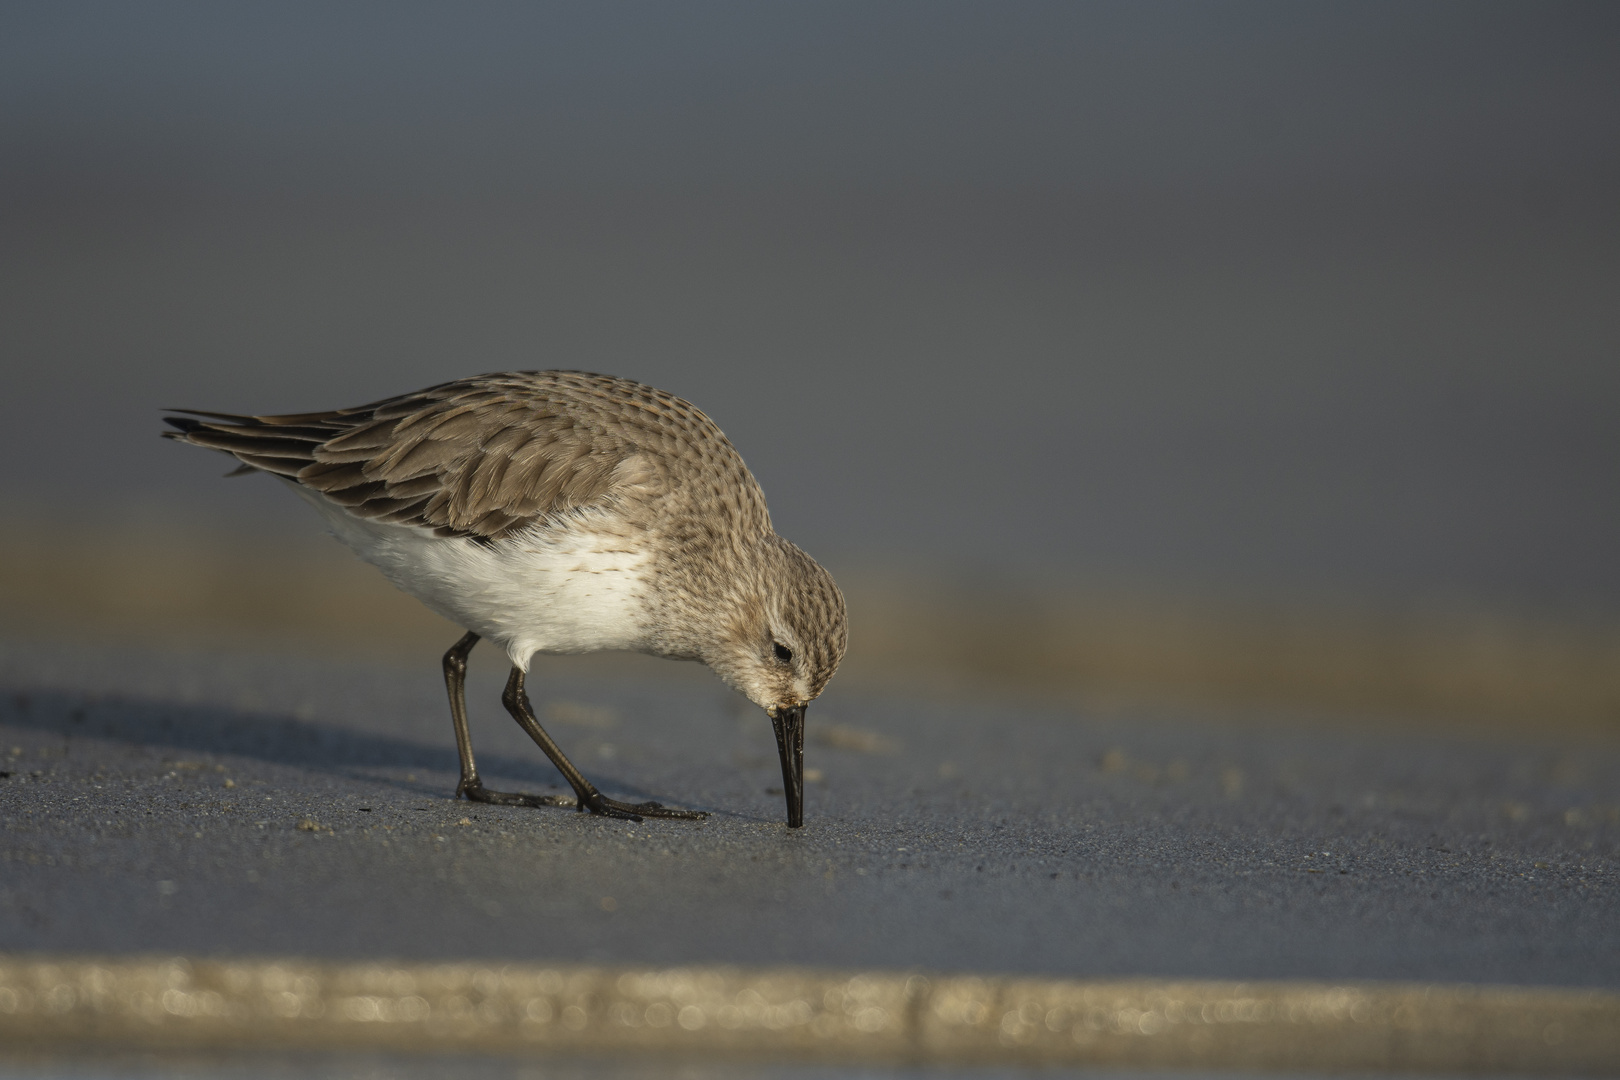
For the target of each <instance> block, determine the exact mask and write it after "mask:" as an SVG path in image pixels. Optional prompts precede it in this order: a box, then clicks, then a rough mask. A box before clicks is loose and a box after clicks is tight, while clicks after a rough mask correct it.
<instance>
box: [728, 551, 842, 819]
mask: <svg viewBox="0 0 1620 1080" xmlns="http://www.w3.org/2000/svg"><path fill="white" fill-rule="evenodd" d="M751 577H752V578H753V580H752V581H751V582H750V587H749V588H747V589H746V590H745V591H744V592H743V593H741V594H739V595H738V597H737V601H738V602H737V603H736V604H735V606H734V610H733V611H732V612H731V613H730V615H731V617H730V619H728V620H727V622H726V625H725V627H724V629H723V631H722V633H721V635H720V640H719V641H718V642H715V643H714V646H713V651H712V653H711V654H710V655H708V656H706V657H705V658H704V659H705V660H706V661H707V663H708V665H709V667H711V668H713V669H714V671H715V673H716V674H718V675H719V676H720V678H722V679H724V680H725V681H726V682H727V683H728V684H730V685H731V686H732V687H734V688H735V689H737V690H739V691H741V692H742V693H743V694H744V695H745V696H747V698H748V700H750V701H752V702H753V703H754V704H756V705H758V706H759V707H760V708H762V709H764V710H765V712H766V714H767V715H769V716H770V718H771V724H772V726H773V727H774V728H775V729H776V742H777V751H778V752H779V753H780V755H781V758H782V782H783V790H784V792H785V794H786V797H787V811H788V825H789V827H790V828H798V827H799V826H800V825H802V824H804V711H805V707H806V706H807V705H809V704H810V702H811V701H813V700H815V699H816V697H817V696H819V695H820V693H821V692H822V690H824V689H826V686H827V683H828V682H829V681H830V680H831V679H832V677H833V674H834V672H836V671H837V670H838V664H839V662H840V661H841V660H843V658H844V648H845V645H846V643H847V640H848V627H847V623H846V621H845V615H844V594H843V593H841V592H839V591H838V586H837V585H836V584H835V583H834V582H833V579H832V575H831V574H829V573H827V571H826V570H824V569H823V568H822V567H821V566H820V565H819V564H818V563H817V562H816V561H815V560H814V559H812V558H811V557H810V556H809V555H806V554H805V553H804V552H803V551H801V550H799V548H797V547H795V546H794V545H793V544H791V543H789V542H788V541H786V540H784V539H782V538H781V537H779V536H775V535H774V534H773V535H772V536H771V537H770V538H769V539H768V540H767V541H766V542H765V544H764V545H763V547H762V551H761V554H760V558H759V560H758V565H757V571H756V574H754V575H751Z"/></svg>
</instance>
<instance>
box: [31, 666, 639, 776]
mask: <svg viewBox="0 0 1620 1080" xmlns="http://www.w3.org/2000/svg"><path fill="white" fill-rule="evenodd" d="M7 689H8V690H9V691H10V692H11V700H10V702H9V703H8V704H9V706H10V707H9V708H6V709H5V710H4V713H3V714H0V728H6V727H10V728H14V729H24V730H31V731H34V732H38V733H41V734H49V735H55V736H58V737H60V738H62V739H63V740H66V741H68V742H70V743H71V741H72V740H74V739H96V740H102V741H106V742H114V743H121V744H123V745H125V746H129V747H134V748H140V749H143V750H146V751H148V752H152V753H157V754H166V753H167V754H197V755H208V756H229V757H238V758H249V759H252V760H256V761H261V762H265V763H268V764H272V765H280V766H287V767H291V768H296V769H305V770H308V771H311V772H315V773H322V774H326V775H330V776H340V777H343V778H344V779H350V780H363V781H366V782H369V783H382V784H385V785H387V786H390V787H394V788H397V789H400V790H402V791H409V792H411V793H412V794H417V795H420V794H422V787H421V785H420V784H419V783H414V782H412V781H410V780H406V779H404V778H399V777H391V776H387V775H381V776H380V775H378V772H379V771H382V772H385V773H386V772H387V771H389V770H401V769H403V770H414V769H421V770H424V771H425V770H448V771H450V772H452V773H454V772H455V771H456V770H457V769H458V768H459V766H458V762H457V758H456V751H455V747H454V746H435V745H431V744H428V743H423V742H418V741H416V740H413V739H407V738H402V737H400V736H397V735H381V734H376V733H372V732H366V731H357V730H354V729H352V728H345V727H339V726H337V725H333V724H323V723H319V722H315V721H310V720H302V719H299V718H297V717H293V716H288V715H285V714H279V713H272V712H259V711H254V710H248V709H237V708H231V707H228V706H222V705H209V704H186V703H180V702H174V701H164V700H157V699H147V698H138V697H136V698H131V697H118V698H98V699H96V700H95V702H94V703H93V705H87V703H86V701H85V699H84V697H83V695H80V694H74V693H70V692H66V691H62V690H58V689H38V690H34V689H29V688H26V687H19V686H11V687H8V688H7ZM447 725H448V718H447ZM535 753H536V755H539V754H540V750H539V749H538V748H536V750H535ZM478 763H479V771H480V772H482V773H483V774H485V776H499V777H501V778H502V779H503V780H515V781H518V782H520V783H526V784H551V785H558V784H561V785H563V786H564V787H566V781H565V780H563V778H562V774H561V773H559V772H558V771H557V770H556V769H555V768H554V767H553V766H552V765H551V764H550V762H549V761H546V760H544V759H543V758H542V759H541V760H538V761H536V760H534V759H530V758H523V757H516V756H513V755H511V754H502V753H498V752H496V753H484V752H480V753H479V755H478ZM593 780H594V782H595V783H596V784H597V786H598V787H601V788H603V789H604V790H611V791H615V792H622V793H625V794H629V795H631V796H633V797H635V798H638V799H646V798H653V797H655V796H654V795H653V794H652V793H649V792H647V791H644V790H642V789H641V788H640V787H638V786H637V785H636V784H634V783H631V782H629V781H627V780H625V779H624V778H622V777H618V776H603V775H600V774H599V775H598V776H596V777H594V778H593ZM666 797H667V796H666Z"/></svg>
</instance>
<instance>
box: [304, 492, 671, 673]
mask: <svg viewBox="0 0 1620 1080" xmlns="http://www.w3.org/2000/svg"><path fill="white" fill-rule="evenodd" d="M289 486H291V487H292V488H293V490H295V491H297V492H298V493H299V495H301V496H303V497H304V499H305V500H306V501H308V502H309V503H310V504H311V505H313V506H314V507H315V508H316V509H317V510H319V511H320V512H321V515H322V516H323V517H324V518H326V520H327V522H328V523H329V524H330V525H331V526H332V531H333V533H334V534H336V536H337V538H338V539H340V540H342V541H343V542H344V543H345V544H347V545H348V546H349V547H350V548H351V549H352V550H353V551H354V552H355V554H357V555H359V556H360V557H361V558H362V559H364V560H366V561H367V562H368V563H371V564H372V565H373V566H375V567H377V569H379V570H381V571H382V572H383V574H384V575H385V576H386V577H387V578H388V580H389V581H392V582H393V583H394V584H395V585H396V586H397V587H398V588H399V589H400V590H402V591H403V592H407V593H409V594H410V595H412V596H414V597H416V598H417V599H418V600H420V601H422V603H424V604H426V605H427V606H428V607H429V608H431V609H432V610H434V611H436V612H438V613H439V614H440V615H443V616H444V617H445V618H447V619H449V620H450V621H451V622H453V623H456V624H457V625H459V626H464V627H466V628H467V629H468V630H471V631H472V632H473V633H475V634H478V635H479V636H480V637H486V638H489V639H490V640H491V641H494V642H496V643H497V644H499V645H500V646H501V647H502V648H504V649H505V650H506V652H507V655H509V656H510V657H511V658H512V663H514V664H516V665H517V666H518V667H520V668H523V669H524V670H527V669H528V666H529V658H530V657H531V656H533V655H534V654H535V653H537V652H550V653H581V652H595V651H597V650H599V649H630V650H640V649H642V648H643V647H644V646H645V645H646V643H647V639H646V630H645V618H644V613H645V611H646V603H645V596H646V581H647V575H646V570H647V566H648V563H649V559H648V557H647V555H646V554H644V553H642V552H639V551H632V550H626V549H627V548H629V547H630V546H631V545H630V544H628V543H627V542H626V538H625V537H624V536H623V535H622V534H619V533H616V532H614V531H612V530H609V529H606V528H602V527H594V528H593V527H592V525H591V523H590V522H589V519H587V520H586V521H584V522H581V523H579V524H577V525H572V526H570V527H566V528H556V529H550V530H546V531H543V532H541V533H539V534H538V535H536V536H527V537H523V538H521V539H515V540H503V541H500V542H498V543H496V544H493V545H490V544H478V543H474V542H473V541H471V540H463V539H459V538H455V537H440V536H434V535H433V534H431V533H429V532H427V531H426V530H423V529H417V528H414V527H412V526H409V525H394V524H388V523H385V522H377V521H367V520H365V519H362V518H357V517H354V516H353V515H351V514H349V513H348V512H347V511H346V510H344V509H343V508H342V507H340V506H338V505H336V504H334V503H332V502H330V501H329V500H327V499H326V498H325V497H324V496H322V495H320V494H318V493H316V492H313V491H310V490H309V489H307V488H303V487H299V486H298V485H296V484H290V485H289Z"/></svg>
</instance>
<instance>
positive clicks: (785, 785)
mask: <svg viewBox="0 0 1620 1080" xmlns="http://www.w3.org/2000/svg"><path fill="white" fill-rule="evenodd" d="M770 716H771V726H772V727H773V728H775V729H776V752H777V753H779V754H781V755H782V793H783V794H784V795H785V796H786V797H787V819H788V828H790V829H797V828H799V827H800V826H801V825H803V824H804V706H803V705H794V706H792V707H791V708H780V709H776V710H775V711H773V712H772V713H771V714H770Z"/></svg>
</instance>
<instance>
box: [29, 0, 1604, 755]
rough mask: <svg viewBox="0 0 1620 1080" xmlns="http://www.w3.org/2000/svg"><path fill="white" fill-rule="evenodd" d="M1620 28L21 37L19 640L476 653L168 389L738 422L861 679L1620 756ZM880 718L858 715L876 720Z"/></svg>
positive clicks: (1101, 20) (1063, 26)
mask: <svg viewBox="0 0 1620 1080" xmlns="http://www.w3.org/2000/svg"><path fill="white" fill-rule="evenodd" d="M1617 56H1620V6H1616V5H1613V4H1610V3H1601V2H1600V3H1550V2H1539V3H1533V4H1531V3H1517V4H1496V3H1484V2H1478V0H1469V2H1456V3H1432V2H1428V3H1425V2H1413V0H1400V2H1397V3H1367V2H1358V3H1353V4H1352V3H1312V4H1300V3H1292V2H1282V3H1238V2H1227V3H1156V2H1142V0H1131V2H1128V3H1079V2H1064V3H1052V4H1045V3H1013V2H1005V0H1004V2H998V3H994V4H991V3H977V4H969V3H950V2H946V0H929V2H927V3H898V2H893V3H877V4H874V3H815V4H759V3H742V2H739V3H684V4H656V3H612V2H602V3H592V4H579V5H566V6H565V5H556V6H553V5H544V4H530V3H461V4H454V5H449V4H415V3H406V2H398V0H395V2H390V3H386V4H385V3H340V4H333V3H296V2H278V3H274V4H270V3H263V4H231V5H219V4H210V3H188V4H182V3H143V4H138V5H135V4H120V3H102V4H96V3H76V2H67V0H50V2H42V3H28V2H23V0H11V2H8V3H7V4H5V5H4V6H3V7H0V450H3V456H4V460H5V461H6V462H7V464H8V468H7V469H6V470H5V472H4V478H3V479H0V630H3V632H4V633H5V634H6V635H8V636H11V637H13V639H16V638H18V637H30V636H45V637H51V638H55V639H67V640H74V639H81V638H82V639H85V640H89V639H104V638H108V637H113V638H136V639H138V640H141V641H145V642H150V643H156V644H159V645H162V644H163V643H166V642H173V643H176V644H185V643H190V644H206V645H214V644H219V643H222V642H224V643H250V644H252V645H253V646H254V647H276V648H290V649H305V650H308V649H317V650H321V651H323V652H332V651H334V650H339V651H340V650H343V649H352V650H391V651H395V652H400V653H402V654H404V655H407V656H409V657H413V658H414V657H418V656H420V657H421V658H422V659H423V662H426V659H427V658H430V657H436V656H437V654H438V653H439V652H440V651H442V650H443V648H445V647H446V646H448V645H449V643H450V642H451V641H452V640H453V639H454V637H455V634H456V631H454V630H453V629H451V628H450V627H448V626H446V625H445V624H443V623H440V622H439V621H438V620H437V619H436V618H435V617H433V616H431V615H429V614H427V613H426V612H425V611H422V610H421V609H420V608H419V607H417V606H416V605H415V603H414V602H413V601H410V600H408V599H406V598H403V597H399V596H397V595H396V594H394V593H392V592H391V590H390V589H389V588H388V587H387V586H386V585H385V584H384V583H383V582H382V580H381V579H380V577H378V576H377V575H375V573H374V572H372V571H371V570H369V568H367V567H365V566H363V565H361V564H359V563H358V562H356V561H355V560H354V559H353V558H352V557H351V556H349V555H348V554H347V553H346V552H345V551H343V550H342V549H340V548H338V547H337V545H335V544H334V543H332V542H331V541H329V540H326V539H324V538H322V537H321V535H320V529H319V526H318V523H317V521H316V519H315V517H314V515H313V514H311V513H310V512H309V511H308V510H307V509H306V508H304V507H303V506H301V505H299V503H298V501H297V500H296V498H295V497H294V496H293V495H292V494H291V493H289V492H287V491H285V490H282V489H280V488H279V486H278V485H277V484H275V483H274V482H272V481H269V480H268V479H266V478H263V477H250V478H245V479H233V480H229V481H226V480H223V479H220V475H221V474H222V473H223V472H224V471H225V469H226V467H227V466H226V463H225V461H224V460H223V459H221V458H218V457H216V456H212V455H208V454H203V453H200V452H198V451H195V450H192V449H189V448H185V447H180V446H176V445H174V444H170V443H163V442H160V441H159V440H158V438H157V437H156V436H157V431H158V429H159V422H158V410H159V408H160V407H163V406H190V407H197V408H209V409H221V410H230V411H241V412H260V413H263V412H291V411H305V410H311V409H319V408H329V407H336V406H342V405H351V404H359V403H361V402H365V401H370V400H374V399H377V398H380V397H384V396H388V395H392V394H395V393H399V392H402V391H406V390H411V389H414V388H417V387H419V386H423V385H426V384H430V383H434V382H439V381H443V380H446V379H450V378H454V377H457V376H461V375H467V374H472V373H476V372H482V371H492V370H500V369H509V368H529V369H534V368H548V367H563V368H583V369H587V370H596V371H605V372H611V373H614V374H619V375H624V376H628V377H630V378H634V379H639V380H643V381H646V382H650V383H653V384H655V385H658V386H660V387H663V388H666V389H668V390H671V391H673V392H675V393H678V394H680V395H682V396H684V397H687V398H689V399H690V400H692V401H693V402H695V403H697V404H698V405H699V406H700V407H701V408H703V409H704V410H705V411H707V412H708V413H709V414H710V415H711V416H712V417H713V418H714V419H715V420H716V421H717V422H718V423H719V424H720V425H721V427H722V428H724V429H725V431H726V432H727V433H728V434H729V435H730V436H731V438H732V440H733V441H734V442H735V443H736V444H737V446H738V447H739V448H740V449H741V451H742V453H743V455H744V457H745V458H746V459H747V460H748V462H749V464H750V466H751V467H752V468H753V470H754V471H755V473H756V475H757V476H758V478H759V480H760V482H761V483H762V484H763V485H764V488H765V490H766V493H767V495H768V496H769V497H770V500H771V507H772V512H773V514H774V516H775V519H776V523H777V526H778V528H779V530H780V531H782V532H783V533H784V534H785V535H787V536H789V537H791V538H793V539H794V540H796V541H797V542H799V543H800V544H801V545H802V546H804V547H805V548H807V549H808V550H809V551H811V552H812V553H813V554H815V555H816V556H817V557H818V558H820V559H821V560H822V561H823V562H824V563H825V564H826V565H828V566H829V568H831V569H832V570H833V571H834V573H835V574H836V575H837V576H838V578H839V579H840V581H841V582H843V583H844V584H845V587H846V591H847V593H848V595H849V599H850V604H851V612H852V646H851V648H852V651H851V655H850V658H849V661H848V665H847V667H846V675H845V678H844V679H843V680H841V681H843V682H846V683H861V682H867V683H878V682H882V683H889V684H894V685H906V686H908V687H912V688H914V689H920V690H922V691H932V692H940V693H952V694H955V693H979V692H989V693H996V694H1003V693H1007V692H1022V693H1028V694H1036V695H1041V696H1046V697H1058V698H1066V699H1073V700H1075V701H1079V702H1087V703H1091V704H1092V705H1097V704H1099V703H1108V702H1130V701H1181V702H1195V703H1201V704H1204V705H1211V706H1220V707H1222V708H1231V709H1235V710H1240V711H1241V710H1252V709H1258V708H1268V709H1274V708H1275V709H1283V710H1287V711H1290V712H1291V713H1292V714H1295V715H1316V714H1327V713H1333V714H1355V715H1366V716H1372V715H1379V716H1410V717H1425V718H1432V719H1436V720H1447V721H1451V722H1464V723H1470V724H1479V723H1509V724H1515V725H1561V726H1564V727H1578V728H1580V729H1582V730H1586V731H1590V732H1597V733H1602V734H1604V735H1608V736H1615V735H1620V560H1617V558H1616V553H1617V552H1620V483H1617V480H1620V468H1617V466H1620V63H1617V62H1616V57H1617ZM835 691H836V687H835Z"/></svg>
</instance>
